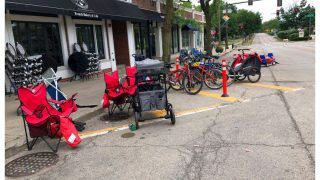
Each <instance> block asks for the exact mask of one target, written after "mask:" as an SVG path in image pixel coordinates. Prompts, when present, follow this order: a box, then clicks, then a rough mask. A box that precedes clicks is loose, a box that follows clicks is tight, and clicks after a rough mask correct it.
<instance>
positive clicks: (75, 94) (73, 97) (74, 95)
mask: <svg viewBox="0 0 320 180" xmlns="http://www.w3.org/2000/svg"><path fill="white" fill-rule="evenodd" d="M77 95H78V93H74V94H73V95H72V96H71V98H70V99H74V100H75V97H76V96H77Z"/></svg>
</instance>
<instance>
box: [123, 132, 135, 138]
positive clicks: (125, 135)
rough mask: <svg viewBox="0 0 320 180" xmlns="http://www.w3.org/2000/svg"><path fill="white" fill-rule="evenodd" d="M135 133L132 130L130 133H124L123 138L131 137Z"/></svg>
mask: <svg viewBox="0 0 320 180" xmlns="http://www.w3.org/2000/svg"><path fill="white" fill-rule="evenodd" d="M134 135H135V134H134V133H132V132H128V133H124V134H122V135H121V137H122V138H131V137H133V136H134Z"/></svg>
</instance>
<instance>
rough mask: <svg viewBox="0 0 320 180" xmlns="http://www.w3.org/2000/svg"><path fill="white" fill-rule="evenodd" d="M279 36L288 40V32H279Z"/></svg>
mask: <svg viewBox="0 0 320 180" xmlns="http://www.w3.org/2000/svg"><path fill="white" fill-rule="evenodd" d="M277 36H278V37H279V38H280V39H288V33H287V31H279V32H278V33H277Z"/></svg>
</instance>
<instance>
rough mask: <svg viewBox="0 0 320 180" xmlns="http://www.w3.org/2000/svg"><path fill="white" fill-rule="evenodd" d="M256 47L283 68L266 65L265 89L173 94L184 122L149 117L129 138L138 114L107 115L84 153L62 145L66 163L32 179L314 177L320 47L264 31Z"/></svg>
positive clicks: (91, 122)
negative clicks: (125, 117) (116, 118)
mask: <svg viewBox="0 0 320 180" xmlns="http://www.w3.org/2000/svg"><path fill="white" fill-rule="evenodd" d="M251 47H252V48H253V49H255V50H264V51H265V52H273V54H274V56H275V57H276V59H277V61H278V62H279V63H280V64H277V65H275V66H269V67H262V68H261V70H262V77H261V79H260V81H259V82H258V83H257V84H251V83H249V81H247V79H246V80H245V81H243V82H241V83H238V82H237V83H235V84H233V85H231V86H230V87H229V88H228V94H229V95H230V97H229V98H226V99H224V98H221V97H220V95H221V93H222V90H215V91H214V90H210V89H207V88H204V89H203V91H201V92H200V93H199V94H198V95H195V96H190V95H187V94H186V93H184V92H180V91H173V90H170V92H169V102H171V103H172V104H173V108H174V110H175V112H176V115H177V119H176V124H175V125H174V126H173V125H171V123H170V121H169V120H164V119H153V120H146V121H145V122H143V123H141V124H142V125H141V127H140V129H139V130H137V131H132V132H133V133H134V136H133V137H129V138H126V137H122V135H124V134H125V133H128V132H131V131H130V130H129V129H128V128H127V126H128V123H130V121H132V117H131V118H130V119H128V120H123V121H106V120H103V117H104V116H103V115H106V114H107V111H106V113H104V114H102V115H99V116H97V117H94V118H92V119H88V120H87V121H86V122H87V132H86V131H85V132H83V133H82V137H83V140H82V143H81V144H80V146H79V147H78V148H76V149H71V148H70V147H68V146H67V145H66V144H65V143H62V144H61V147H60V149H59V151H58V155H59V162H58V163H57V164H56V165H54V166H52V167H49V168H46V169H44V170H42V171H40V172H39V173H36V174H34V175H32V176H29V178H32V179H153V180H154V179H208V180H209V179H210V180H212V179H314V174H315V159H314V148H315V147H314V144H315V135H314V131H315V129H314V128H315V117H314V116H315V104H314V98H315V85H314V84H315V43H314V41H311V42H310V41H308V42H306V41H301V42H288V43H284V42H280V41H277V40H276V39H274V38H273V37H271V36H269V35H267V34H263V33H258V34H256V35H255V39H254V41H253V45H252V46H251ZM226 57H227V58H229V59H228V60H229V61H230V60H231V59H230V58H231V56H230V54H229V55H228V56H226ZM98 91H99V92H101V93H100V94H97V95H98V96H101V95H102V93H103V89H99V90H98ZM154 114H155V115H159V114H161V112H156V113H154ZM154 114H152V113H150V116H153V115H154ZM146 119H148V118H146ZM123 127H126V128H123ZM101 129H112V130H111V131H112V132H110V131H107V130H106V131H107V132H106V133H102V132H103V130H101ZM40 151H49V149H48V148H47V147H46V146H45V144H44V143H43V142H41V143H39V144H38V145H36V146H35V147H34V150H33V151H32V152H40ZM28 153H31V152H28V151H27V150H26V149H25V150H24V151H22V152H20V153H18V154H16V155H14V156H12V157H10V158H8V159H6V163H7V162H9V161H11V160H13V159H15V158H17V157H20V156H22V155H24V154H28Z"/></svg>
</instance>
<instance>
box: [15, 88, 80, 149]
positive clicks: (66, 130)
mask: <svg viewBox="0 0 320 180" xmlns="http://www.w3.org/2000/svg"><path fill="white" fill-rule="evenodd" d="M75 96H76V94H74V95H73V96H72V97H71V98H70V99H68V100H65V101H56V100H50V99H47V94H46V86H45V84H44V83H40V84H39V85H37V86H35V87H33V88H26V87H21V88H19V89H18V97H19V100H20V103H21V105H20V106H21V110H22V112H23V113H22V117H23V123H24V130H25V135H26V141H27V146H28V150H31V149H32V148H33V146H34V144H35V143H36V141H37V140H38V138H41V139H42V140H43V141H44V142H45V143H46V144H47V145H48V146H49V148H50V149H51V150H52V151H53V152H57V151H58V148H59V144H60V141H61V137H64V138H65V140H66V142H67V143H68V145H70V146H71V147H76V146H77V145H78V144H79V143H80V142H81V139H80V137H79V135H78V131H77V130H76V128H75V126H74V124H73V122H72V119H71V118H70V117H69V116H70V114H71V113H72V112H75V111H77V105H76V103H75V102H74V97H75ZM49 102H50V103H52V104H59V107H60V109H59V110H57V109H55V108H54V107H53V106H51V105H50V103H49ZM27 126H28V129H29V136H30V137H31V138H32V141H31V142H29V137H28V133H27ZM45 137H49V138H57V139H58V142H57V144H56V146H55V147H53V146H51V145H50V144H49V143H48V141H47V140H46V139H45Z"/></svg>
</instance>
